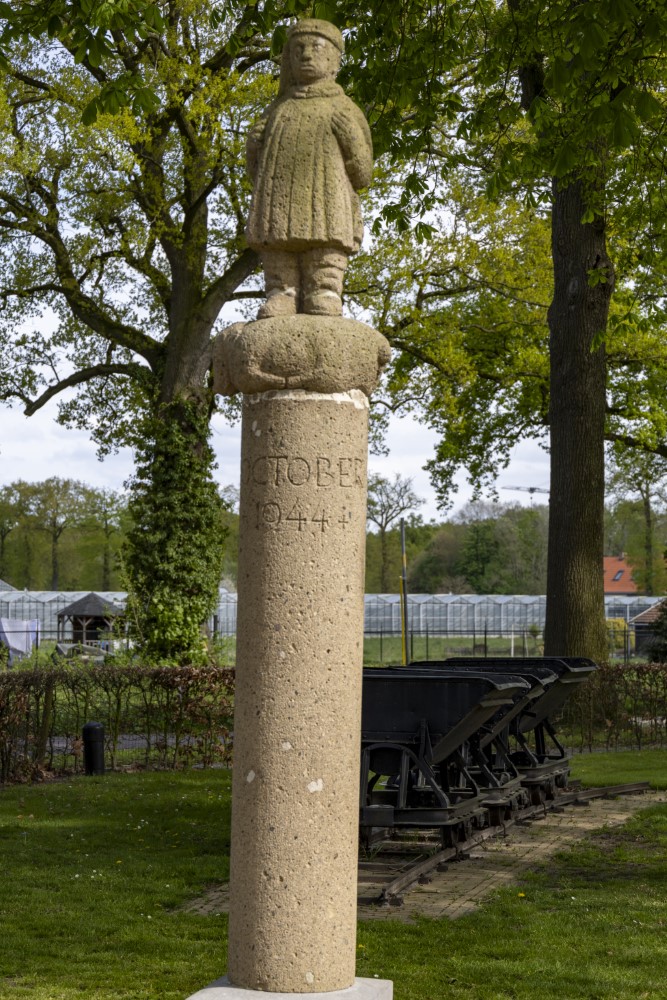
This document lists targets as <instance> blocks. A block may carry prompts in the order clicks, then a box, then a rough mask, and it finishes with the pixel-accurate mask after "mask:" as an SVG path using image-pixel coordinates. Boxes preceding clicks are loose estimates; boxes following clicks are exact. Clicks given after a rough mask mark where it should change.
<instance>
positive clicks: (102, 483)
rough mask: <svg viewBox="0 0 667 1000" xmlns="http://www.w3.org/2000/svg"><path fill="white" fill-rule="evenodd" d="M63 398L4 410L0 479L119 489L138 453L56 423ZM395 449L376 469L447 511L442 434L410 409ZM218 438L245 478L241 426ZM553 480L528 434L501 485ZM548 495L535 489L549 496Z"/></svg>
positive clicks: (395, 430) (394, 430)
mask: <svg viewBox="0 0 667 1000" xmlns="http://www.w3.org/2000/svg"><path fill="white" fill-rule="evenodd" d="M55 413H56V406H55V403H53V404H51V405H47V406H46V407H44V409H42V410H39V411H38V412H37V413H36V414H35V415H34V416H33V417H24V416H23V415H22V413H21V411H20V410H19V409H13V410H10V409H7V408H3V409H2V410H1V411H0V470H1V471H0V485H6V484H8V483H11V482H12V481H13V480H15V479H24V480H27V481H28V482H38V481H40V480H42V479H48V478H49V477H51V476H60V477H61V478H69V479H80V480H81V481H82V482H85V483H88V484H89V485H91V486H97V487H108V488H110V489H114V490H118V489H121V488H122V486H123V483H124V481H125V480H126V479H127V478H128V476H129V475H130V474H131V472H132V454H131V452H130V450H129V449H127V448H126V449H122V450H121V451H120V452H119V454H117V455H112V456H110V457H109V458H106V459H105V460H104V461H103V462H100V461H98V459H97V457H96V455H95V446H94V444H92V442H91V441H90V439H89V438H88V436H87V434H86V433H85V432H82V431H72V430H67V429H66V428H64V427H60V426H59V425H58V424H56V423H55V420H54V416H55ZM387 443H388V445H389V449H390V451H389V455H388V456H387V457H386V458H385V457H381V458H376V457H373V456H371V460H370V468H371V471H372V472H376V473H379V474H380V475H383V476H387V477H389V478H391V477H393V475H394V473H396V472H398V473H400V474H401V475H402V476H410V477H412V479H413V483H414V489H415V492H416V493H417V494H418V495H419V496H421V497H423V499H424V500H426V503H425V504H424V506H423V507H422V508H421V509H420V513H421V514H422V516H423V517H424V519H425V520H426V521H428V520H430V519H431V518H434V519H436V520H441V519H442V516H443V515H442V514H440V513H439V512H438V509H437V507H436V503H435V494H434V492H433V489H432V487H431V484H430V482H429V478H428V474H427V473H426V472H424V470H423V466H424V464H425V463H426V462H427V461H428V459H429V458H431V457H432V455H433V447H434V443H435V435H433V434H432V433H431V432H430V431H429V430H428V429H426V428H424V427H422V426H421V425H420V424H418V423H417V422H416V421H415V420H413V419H412V418H410V417H406V418H403V419H397V418H394V419H393V420H392V424H391V427H390V431H389V437H388V441H387ZM213 446H214V448H215V452H216V455H217V459H218V471H217V475H218V478H219V482H220V484H221V485H223V486H225V485H227V484H230V483H232V484H238V480H239V461H240V427H229V425H228V424H227V423H226V422H225V421H224V420H223V418H222V417H221V416H217V417H215V418H214V421H213ZM503 484H505V485H511V486H539V487H548V485H549V459H548V456H547V455H546V454H545V453H544V451H542V449H540V448H539V447H538V446H537V445H536V444H534V443H532V442H526V443H525V444H523V445H520V446H519V447H518V448H517V449H515V452H514V457H513V460H512V462H511V464H510V466H509V468H508V469H506V470H504V471H503V473H502V474H501V476H500V479H499V482H498V485H499V487H502V486H503ZM470 495H471V491H470V489H469V487H467V486H465V484H464V482H463V477H461V487H460V489H459V493H458V495H457V500H456V502H455V505H454V509H455V510H456V509H458V508H460V507H461V506H462V505H463V503H465V502H466V501H467V500H468V499H469V498H470ZM499 498H500V500H501V501H503V502H505V503H509V502H517V503H522V504H530V502H531V497H530V494H528V493H525V492H513V491H510V490H505V489H502V488H500V489H499ZM546 499H547V498H546V496H545V495H543V494H538V495H536V496H535V502H536V503H543V502H544V501H545V500H546Z"/></svg>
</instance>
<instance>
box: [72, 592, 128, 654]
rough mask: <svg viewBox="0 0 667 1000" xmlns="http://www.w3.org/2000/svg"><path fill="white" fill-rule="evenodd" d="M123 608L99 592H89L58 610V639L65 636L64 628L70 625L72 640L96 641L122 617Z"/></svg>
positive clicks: (106, 633)
mask: <svg viewBox="0 0 667 1000" xmlns="http://www.w3.org/2000/svg"><path fill="white" fill-rule="evenodd" d="M122 615H123V609H122V608H120V607H118V605H117V604H112V602H111V601H107V600H105V599H104V598H103V597H100V595H99V594H95V593H90V594H86V596H85V597H80V598H79V600H78V601H74V602H73V604H68V605H67V607H66V608H63V609H62V611H59V612H58V639H59V640H62V639H64V638H65V629H66V627H67V625H68V624H71V626H72V641H73V642H83V643H86V642H98V641H99V639H100V637H101V636H102V635H108V633H109V632H111V631H112V629H113V627H114V623H115V622H117V620H118V619H119V618H120V617H122Z"/></svg>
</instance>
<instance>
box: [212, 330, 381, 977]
mask: <svg viewBox="0 0 667 1000" xmlns="http://www.w3.org/2000/svg"><path fill="white" fill-rule="evenodd" d="M339 322H341V321H339ZM367 421H368V401H367V399H366V397H365V395H364V394H363V393H362V392H361V391H359V390H358V389H353V390H352V391H350V392H340V393H329V394H324V393H310V392H305V391H303V390H291V391H290V390H286V391H278V392H269V393H264V394H261V395H256V396H250V397H246V398H245V400H244V412H243V444H242V485H241V524H240V539H239V584H238V620H237V647H236V650H237V651H236V657H237V659H236V663H237V667H236V677H237V681H236V696H235V697H236V708H235V718H234V734H235V739H234V777H233V792H232V799H233V811H232V856H231V881H230V918H229V965H228V975H229V978H230V980H231V982H232V983H235V984H238V985H243V986H246V987H251V988H253V989H262V990H270V991H276V992H294V993H303V992H324V991H330V990H338V989H343V988H347V987H349V986H351V985H352V983H353V981H354V974H355V971H354V970H355V960H356V922H357V916H356V912H357V841H358V823H359V788H358V776H359V757H360V745H359V744H360V714H361V676H362V656H363V649H362V646H363V632H364V618H363V616H364V604H363V593H364V590H363V581H364V551H365V532H366V450H367V440H368V433H367Z"/></svg>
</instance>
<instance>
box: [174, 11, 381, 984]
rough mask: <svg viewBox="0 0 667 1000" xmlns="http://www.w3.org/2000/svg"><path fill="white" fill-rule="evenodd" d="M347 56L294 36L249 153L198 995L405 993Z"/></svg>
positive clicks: (372, 376) (319, 36)
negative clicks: (260, 300) (221, 699)
mask: <svg viewBox="0 0 667 1000" xmlns="http://www.w3.org/2000/svg"><path fill="white" fill-rule="evenodd" d="M342 50H343V38H342V35H341V33H340V31H339V30H338V29H337V28H336V27H334V25H333V24H330V23H329V22H327V21H321V20H317V19H310V20H305V21H299V22H297V23H296V24H294V25H292V27H291V28H290V29H289V31H288V33H287V43H286V45H285V49H284V52H283V62H282V69H281V76H280V89H279V93H278V97H277V99H276V100H275V101H274V102H273V104H272V105H271V106H270V107H269V108H268V109H267V110H266V111H265V113H264V115H263V117H262V119H261V120H260V122H259V123H258V124H257V125H256V126H255V127H254V128H253V129H252V131H251V132H250V135H249V137H248V147H247V154H248V156H247V159H248V172H249V173H250V176H251V177H252V179H253V184H254V188H253V200H252V205H251V208H250V215H249V219H248V226H247V230H246V235H247V239H248V244H249V246H251V247H253V248H254V249H256V250H257V252H258V253H259V255H260V257H261V260H262V264H263V267H264V275H265V291H266V301H265V302H264V304H263V305H262V306H261V308H260V310H259V313H258V318H257V320H256V321H255V322H252V323H245V324H237V325H235V326H233V327H230V328H228V329H227V330H225V331H223V333H222V334H220V336H219V337H218V338H217V340H216V342H215V345H214V350H213V373H214V388H215V391H216V392H219V393H222V394H225V395H232V394H234V393H241V394H243V397H244V398H243V431H242V454H241V466H242V468H241V505H240V538H239V582H238V619H237V634H236V695H235V713H234V774H233V785H232V849H231V876H230V916H229V946H228V978H227V979H225V980H221V981H219V982H218V983H214V984H213V985H212V986H211V987H208V988H207V989H204V990H202V991H201V992H200V993H198V994H196V998H197V1000H218V997H219V1000H225V998H227V1000H231V998H232V997H234V998H236V997H238V998H239V1000H241V998H246V1000H250V998H251V997H255V996H257V997H259V996H262V995H266V993H271V994H274V995H276V996H281V997H282V996H287V995H292V994H300V995H302V996H303V997H304V998H305V997H318V996H321V995H323V994H324V995H328V996H329V997H330V998H332V1000H333V998H334V996H335V997H338V996H340V997H341V1000H342V997H343V996H344V997H345V998H346V1000H354V998H357V1000H391V994H392V986H391V983H388V982H386V981H380V980H375V979H371V980H364V979H355V961H356V910H357V884H356V883H357V844H358V822H359V770H360V742H361V733H360V728H361V726H360V722H361V719H360V716H361V681H362V663H363V632H364V562H365V539H366V496H367V485H366V484H367V475H366V460H367V451H368V397H369V395H370V393H371V392H372V390H373V389H374V388H375V386H376V385H377V381H378V378H379V374H380V371H381V369H382V367H383V365H384V364H386V362H387V361H388V359H389V345H388V344H387V342H386V341H385V339H384V338H383V337H382V336H380V334H379V333H377V332H376V331H375V330H373V329H371V328H370V327H368V326H366V325H365V324H363V323H357V322H355V321H353V320H348V319H343V317H342V290H343V276H344V273H345V269H346V267H347V261H348V256H349V255H350V254H352V253H355V252H356V251H357V250H358V249H359V245H360V243H361V237H362V231H363V230H362V224H361V212H360V203H359V198H358V196H357V191H358V190H360V189H361V188H362V187H364V186H366V185H367V184H368V183H369V181H370V177H371V171H372V155H371V139H370V132H369V129H368V125H367V123H366V121H365V119H364V116H363V114H362V112H361V110H360V109H359V108H358V107H357V106H356V105H355V104H354V103H353V102H352V101H351V100H350V99H349V98H348V97H346V95H345V94H344V92H343V91H342V89H341V88H340V87H339V86H338V84H337V83H336V82H335V77H336V74H337V72H338V68H339V65H340V56H341V53H342ZM192 1000H195V998H192Z"/></svg>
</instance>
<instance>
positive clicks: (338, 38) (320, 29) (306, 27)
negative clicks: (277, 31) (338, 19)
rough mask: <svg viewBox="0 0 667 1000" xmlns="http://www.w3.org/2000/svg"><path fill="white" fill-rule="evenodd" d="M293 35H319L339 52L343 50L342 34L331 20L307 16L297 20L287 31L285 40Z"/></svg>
mask: <svg viewBox="0 0 667 1000" xmlns="http://www.w3.org/2000/svg"><path fill="white" fill-rule="evenodd" d="M295 35H320V36H321V37H322V38H326V40H327V41H328V42H331V44H332V45H335V46H336V48H337V49H338V51H339V52H342V51H343V48H344V45H343V36H342V35H341V33H340V31H339V30H338V28H337V27H336V25H335V24H332V23H331V21H322V20H320V18H317V17H307V18H304V20H303V21H297V22H296V24H293V25H292V27H291V28H290V29H289V30H288V32H287V40H288V41H289V40H290V39H291V38H294V37H295Z"/></svg>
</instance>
